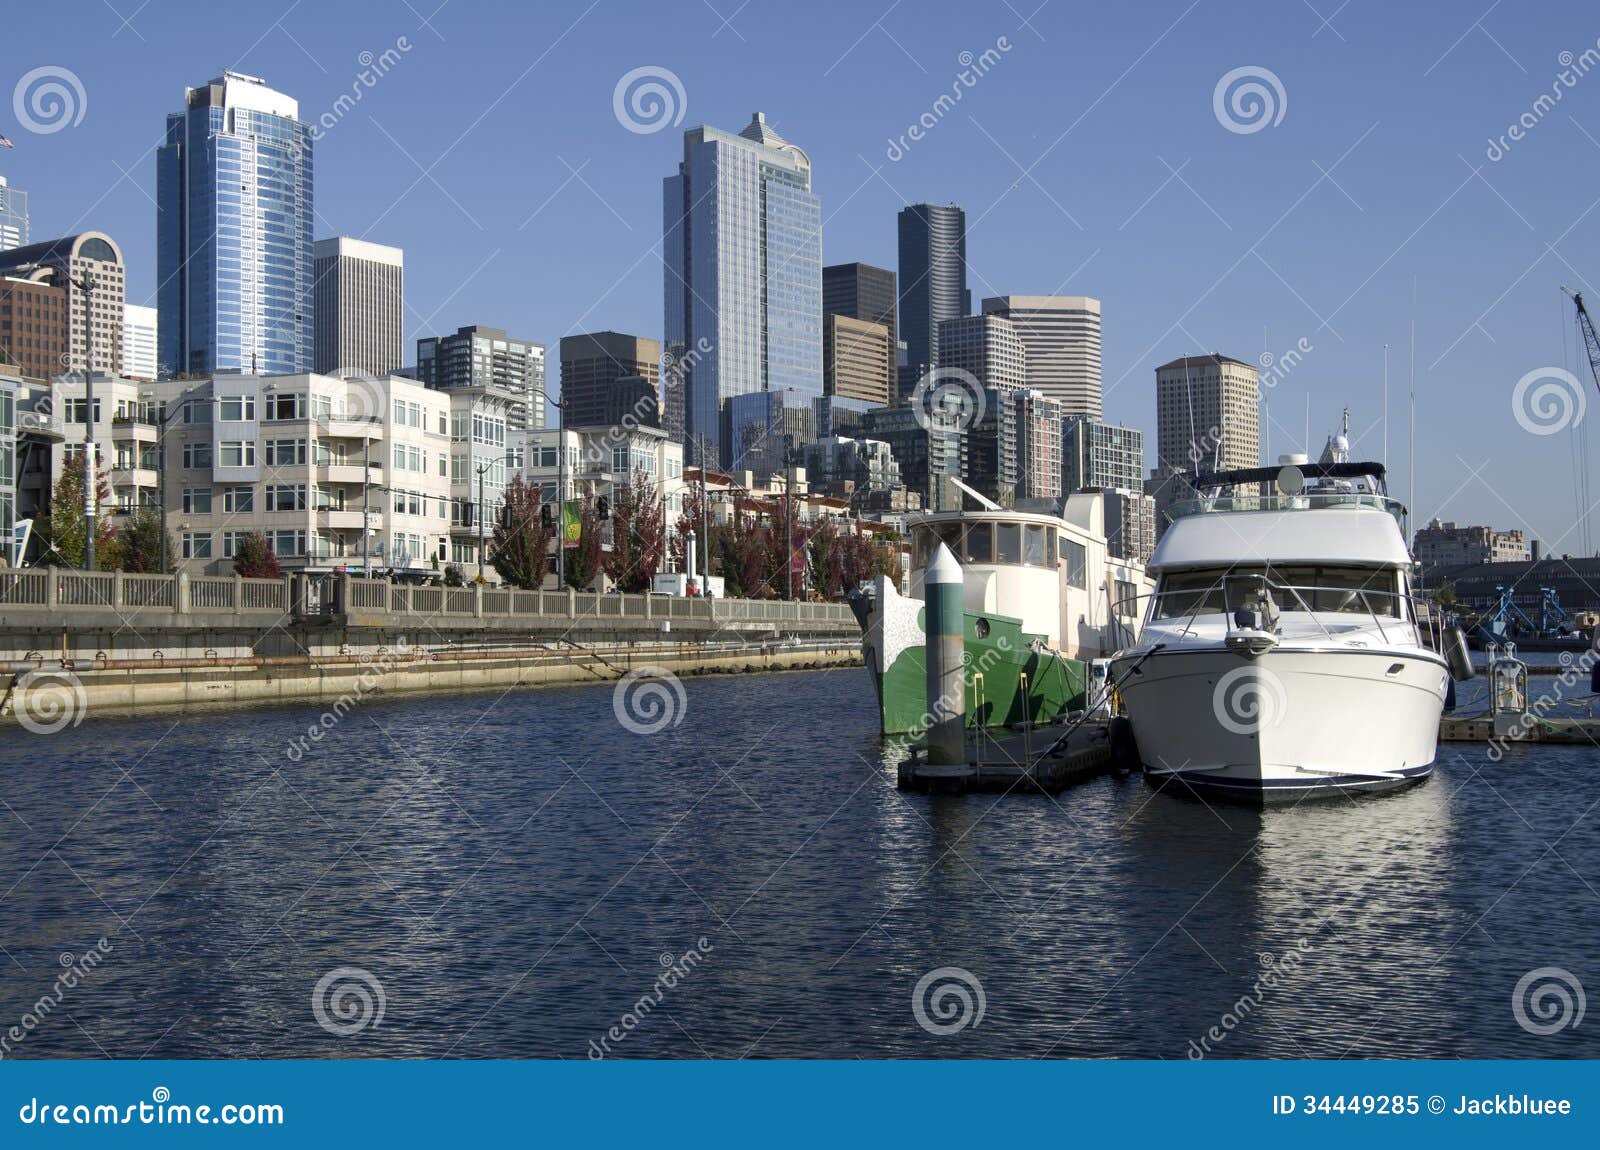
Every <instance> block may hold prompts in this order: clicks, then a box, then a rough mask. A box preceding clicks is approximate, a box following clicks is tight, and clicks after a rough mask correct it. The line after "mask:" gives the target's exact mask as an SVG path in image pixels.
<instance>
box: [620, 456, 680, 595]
mask: <svg viewBox="0 0 1600 1150" xmlns="http://www.w3.org/2000/svg"><path fill="white" fill-rule="evenodd" d="M665 544H666V515H665V513H664V512H663V511H662V507H661V497H660V494H659V492H658V491H657V488H656V485H655V482H654V481H653V480H651V478H650V476H649V475H647V474H646V473H645V470H644V468H643V467H636V468H635V469H634V472H633V475H632V477H631V478H630V479H629V480H628V482H626V483H624V484H622V485H621V486H620V487H618V488H617V489H616V492H615V498H614V501H613V502H612V504H611V552H610V554H609V555H606V556H605V570H606V574H607V575H609V576H611V578H612V580H613V581H615V582H616V584H617V586H618V587H619V588H621V589H622V590H623V591H630V592H637V591H649V590H650V585H651V581H652V580H653V579H654V578H655V574H656V572H657V571H659V570H661V557H662V554H663V551H664V549H665ZM679 550H682V547H681V545H680V547H679Z"/></svg>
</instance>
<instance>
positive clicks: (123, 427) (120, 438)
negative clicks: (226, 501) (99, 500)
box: [17, 372, 160, 514]
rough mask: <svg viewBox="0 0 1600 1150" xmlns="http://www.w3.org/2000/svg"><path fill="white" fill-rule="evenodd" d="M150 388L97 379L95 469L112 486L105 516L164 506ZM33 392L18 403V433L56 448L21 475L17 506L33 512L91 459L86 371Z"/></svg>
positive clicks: (32, 462)
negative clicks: (75, 466) (65, 472)
mask: <svg viewBox="0 0 1600 1150" xmlns="http://www.w3.org/2000/svg"><path fill="white" fill-rule="evenodd" d="M148 387H149V385H148V384H145V383H141V382H139V381H137V380H132V379H126V378H123V377H122V376H110V375H101V374H100V373H98V372H96V373H95V379H94V411H93V415H94V421H93V425H92V439H93V443H94V453H95V458H96V460H97V463H96V470H97V471H98V472H99V474H100V478H101V479H102V480H103V481H104V482H105V483H106V485H107V486H108V487H109V488H110V497H109V499H108V500H107V504H108V506H107V507H106V508H105V510H106V511H107V512H109V513H111V514H116V513H118V512H127V511H130V510H132V509H134V508H136V507H154V506H156V505H157V504H158V503H160V495H159V489H158V486H157V475H156V473H157V465H158V460H157V449H156V440H157V429H156V423H155V419H154V417H153V416H152V415H151V414H150V413H149V411H148V410H147V407H146V397H145V396H144V392H145V390H146V389H147V388H148ZM28 391H29V395H28V397H27V398H26V399H19V400H18V404H17V424H18V428H19V430H23V431H28V432H32V433H34V434H35V436H36V439H37V441H39V442H43V443H48V444H49V451H48V454H46V453H45V452H43V451H42V450H41V451H40V452H39V453H38V454H37V455H33V456H32V457H31V458H30V459H29V460H28V462H27V466H26V468H25V469H24V470H22V471H21V472H20V473H19V474H18V476H17V500H18V506H19V507H21V508H26V509H27V510H28V513H29V514H34V513H37V512H38V511H41V510H42V509H43V508H44V507H45V506H47V505H48V503H49V501H50V493H51V492H52V491H54V490H55V485H56V483H57V482H58V481H59V480H60V479H61V471H62V468H63V466H65V464H66V463H67V461H68V460H72V459H78V458H80V457H81V456H82V455H83V454H84V450H85V448H84V432H85V430H86V428H85V426H84V419H85V416H86V415H87V414H88V405H87V404H86V403H85V401H84V391H85V388H84V384H83V376H82V374H80V373H74V374H72V375H61V376H57V377H56V378H55V379H54V380H53V381H52V382H51V383H50V384H49V385H48V386H45V385H42V384H41V385H35V386H30V387H29V388H28Z"/></svg>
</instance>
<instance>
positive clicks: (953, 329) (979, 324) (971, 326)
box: [935, 315, 1028, 389]
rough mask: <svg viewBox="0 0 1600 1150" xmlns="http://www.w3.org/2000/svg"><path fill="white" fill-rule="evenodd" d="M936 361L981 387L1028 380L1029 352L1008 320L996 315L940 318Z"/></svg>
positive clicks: (1014, 384)
mask: <svg viewBox="0 0 1600 1150" xmlns="http://www.w3.org/2000/svg"><path fill="white" fill-rule="evenodd" d="M935 363H936V364H937V365H938V366H939V368H940V369H946V368H948V369H951V370H954V371H963V372H966V373H967V374H968V375H970V376H972V377H973V378H974V379H976V380H977V381H978V382H979V383H980V384H981V385H982V386H984V387H995V388H1012V389H1019V388H1023V387H1026V386H1027V384H1028V355H1027V352H1026V351H1025V350H1024V348H1023V346H1022V340H1021V338H1020V337H1019V336H1018V335H1017V330H1016V328H1014V327H1013V326H1012V325H1011V321H1010V320H1007V319H1002V318H1001V317H1000V316H997V315H967V316H959V317H957V318H954V319H947V320H943V321H941V322H940V324H939V340H938V345H937V351H936V359H935Z"/></svg>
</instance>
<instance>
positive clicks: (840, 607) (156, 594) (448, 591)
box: [0, 567, 855, 629]
mask: <svg viewBox="0 0 1600 1150" xmlns="http://www.w3.org/2000/svg"><path fill="white" fill-rule="evenodd" d="M93 609H104V610H112V611H118V612H130V611H139V612H152V611H162V612H171V613H174V614H180V615H188V614H193V615H199V616H205V617H209V618H210V619H212V620H215V619H216V617H217V616H220V615H222V614H234V615H241V616H245V617H247V618H251V619H256V620H258V621H260V622H263V623H265V622H266V621H267V619H268V617H269V616H278V617H282V616H291V617H301V616H322V615H345V616H350V617H355V618H358V619H359V620H360V621H361V622H363V623H367V622H372V623H382V622H385V621H393V622H396V623H415V622H418V621H420V620H425V619H429V618H435V617H450V618H460V619H465V618H480V619H515V618H529V619H537V618H547V619H577V618H598V619H617V620H636V621H645V620H662V621H671V620H674V619H682V620H696V619H698V620H704V621H706V622H710V623H757V624H759V623H771V624H773V625H776V626H780V627H781V626H782V625H784V624H796V623H807V624H820V625H823V626H824V627H829V628H831V627H834V626H837V627H839V628H845V629H847V628H850V627H853V626H854V624H855V616H854V615H853V614H852V613H851V611H850V608H849V607H848V605H846V604H843V603H803V602H798V601H791V600H784V599H767V600H757V599H687V598H680V597H677V596H667V595H623V594H615V593H613V594H604V595H602V594H597V593H595V592H590V591H574V590H571V589H570V588H569V589H567V590H563V591H522V590H517V589H513V588H508V587H487V586H471V587H437V586H426V585H415V584H402V583H391V582H389V581H387V580H383V579H358V578H355V577H354V576H351V575H346V574H339V575H300V574H297V575H286V576H284V577H283V578H281V579H246V578H243V577H242V576H238V575H233V576H209V575H188V574H178V575H137V574H132V573H129V572H124V571H95V572H90V571H72V570H64V569H61V568H56V567H32V568H20V569H8V570H0V611H5V612H10V611H12V610H16V611H17V612H18V613H19V614H27V613H31V612H35V611H37V612H39V613H41V614H43V613H48V612H60V613H62V615H63V616H64V617H65V618H66V619H70V617H71V615H72V614H74V613H76V612H79V611H85V610H93Z"/></svg>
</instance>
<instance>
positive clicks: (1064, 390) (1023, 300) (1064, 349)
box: [983, 295, 1100, 417]
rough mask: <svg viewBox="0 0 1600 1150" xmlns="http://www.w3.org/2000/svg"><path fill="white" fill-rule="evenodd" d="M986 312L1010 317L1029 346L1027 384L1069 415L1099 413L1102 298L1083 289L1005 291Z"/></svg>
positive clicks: (986, 303)
mask: <svg viewBox="0 0 1600 1150" xmlns="http://www.w3.org/2000/svg"><path fill="white" fill-rule="evenodd" d="M983 312H984V314H985V315H998V316H1004V317H1005V318H1006V319H1008V320H1010V321H1011V324H1012V326H1013V327H1015V328H1016V330H1017V335H1018V336H1019V337H1020V338H1021V339H1022V346H1023V347H1025V348H1026V349H1027V351H1028V386H1029V387H1031V388H1033V389H1034V390H1035V391H1042V392H1043V393H1044V394H1045V395H1048V396H1049V397H1050V398H1051V399H1054V400H1056V401H1057V402H1058V403H1060V404H1061V405H1062V408H1063V409H1064V410H1065V411H1066V413H1067V414H1068V415H1090V416H1096V417H1098V416H1099V414H1100V301H1099V300H1097V299H1092V298H1090V297H1089V296H1083V295H1003V296H996V297H992V298H990V299H986V300H984V301H983Z"/></svg>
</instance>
